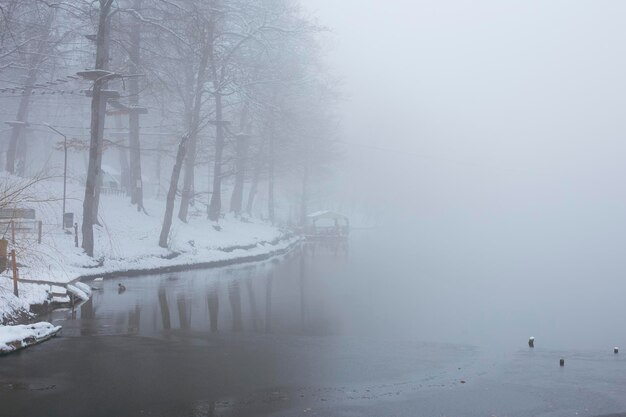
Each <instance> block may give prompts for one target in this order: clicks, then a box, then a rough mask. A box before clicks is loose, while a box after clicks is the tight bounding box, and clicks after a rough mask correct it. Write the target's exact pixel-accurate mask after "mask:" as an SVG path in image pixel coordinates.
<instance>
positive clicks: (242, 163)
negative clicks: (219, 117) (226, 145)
mask: <svg viewBox="0 0 626 417" xmlns="http://www.w3.org/2000/svg"><path fill="white" fill-rule="evenodd" d="M247 118H248V105H247V104H246V105H245V107H244V109H243V112H242V115H241V129H242V130H241V131H242V134H240V135H238V136H237V144H236V145H235V153H236V155H235V157H236V162H235V163H236V166H235V169H236V172H235V186H234V187H233V192H232V194H231V196H230V211H231V212H234V213H235V214H236V215H237V216H239V215H240V214H241V209H242V207H243V184H244V181H245V179H246V164H247V161H248V142H249V141H248V134H249V128H248V126H247Z"/></svg>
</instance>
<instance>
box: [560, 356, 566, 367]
mask: <svg viewBox="0 0 626 417" xmlns="http://www.w3.org/2000/svg"><path fill="white" fill-rule="evenodd" d="M559 365H561V366H565V359H563V358H561V360H560V361H559Z"/></svg>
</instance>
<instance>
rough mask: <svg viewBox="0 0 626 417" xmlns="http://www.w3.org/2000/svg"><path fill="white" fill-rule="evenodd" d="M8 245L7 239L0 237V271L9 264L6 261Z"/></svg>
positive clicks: (4, 269)
mask: <svg viewBox="0 0 626 417" xmlns="http://www.w3.org/2000/svg"><path fill="white" fill-rule="evenodd" d="M8 247H9V241H8V240H6V239H4V238H3V239H0V272H4V271H6V269H7V267H8V266H9V262H8V259H9V257H8V253H7V251H8Z"/></svg>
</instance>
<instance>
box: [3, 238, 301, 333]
mask: <svg viewBox="0 0 626 417" xmlns="http://www.w3.org/2000/svg"><path fill="white" fill-rule="evenodd" d="M301 241H302V238H301V237H299V236H296V235H294V234H291V233H286V234H284V235H283V236H281V237H278V238H276V239H275V240H273V241H271V242H259V243H257V244H255V245H250V246H249V248H246V249H243V248H241V247H240V246H234V247H226V248H221V249H216V250H214V251H213V253H212V254H211V255H212V256H211V258H213V259H210V260H207V259H203V257H195V258H194V257H193V255H192V254H188V253H182V254H178V255H177V256H176V257H174V258H154V259H149V258H148V259H144V260H143V262H142V263H143V264H144V266H143V267H137V268H132V267H131V268H128V264H126V267H125V266H123V265H121V264H120V265H118V267H117V268H115V267H111V266H108V265H106V266H105V265H103V266H101V267H98V268H90V269H89V272H88V273H83V274H80V275H78V276H76V277H75V278H73V279H70V280H69V281H67V282H59V283H58V284H60V285H72V284H74V283H76V282H82V281H89V280H93V279H95V278H103V279H112V278H117V277H133V276H144V275H152V274H163V273H172V272H181V271H188V270H198V269H211V268H222V267H226V266H231V265H241V264H246V263H254V262H261V261H264V260H267V259H271V258H273V257H276V256H280V255H284V254H286V253H288V252H290V251H291V250H293V249H294V248H295V247H296V246H297V245H298V244H299V243H300V242H301ZM215 252H218V253H215ZM220 255H222V256H220ZM148 260H149V261H151V262H149V263H148V262H146V261H148ZM5 284H6V283H5ZM50 285H52V284H51V283H50V282H49V281H43V280H29V279H22V280H20V290H22V289H24V288H27V286H31V287H33V286H36V287H40V289H41V290H42V291H32V288H31V291H30V292H29V293H30V294H29V296H27V297H26V300H23V301H25V302H26V303H28V308H27V309H26V308H25V307H26V306H25V304H24V303H22V304H21V305H20V304H18V305H17V307H15V304H14V303H13V305H14V308H13V309H12V311H11V309H10V308H9V309H8V311H7V309H6V308H5V311H4V312H3V315H2V317H1V319H2V320H0V322H3V323H5V324H7V325H8V324H19V325H25V324H30V323H32V322H33V320H37V319H38V318H40V316H42V315H45V314H46V313H48V312H49V310H50V308H51V305H52V303H50V299H49V297H48V291H46V289H45V288H44V287H47V286H50ZM5 287H6V285H5ZM5 291H6V288H5ZM33 292H34V293H36V294H35V295H34V296H33V294H32V293H33ZM5 296H6V294H5ZM0 301H2V300H0ZM5 307H6V306H5Z"/></svg>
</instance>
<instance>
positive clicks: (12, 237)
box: [11, 220, 15, 245]
mask: <svg viewBox="0 0 626 417" xmlns="http://www.w3.org/2000/svg"><path fill="white" fill-rule="evenodd" d="M11 243H12V244H14V245H15V221H14V220H11Z"/></svg>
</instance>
